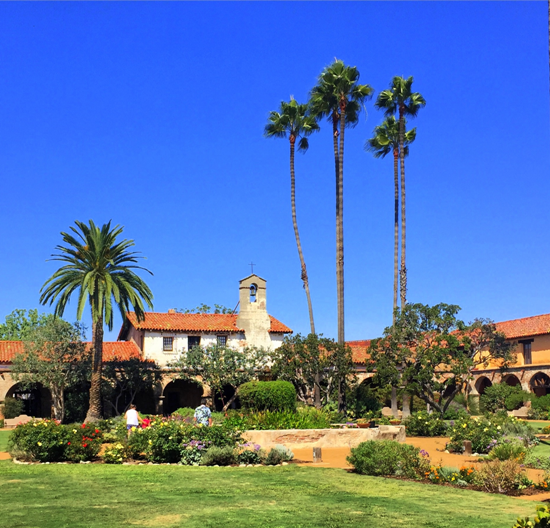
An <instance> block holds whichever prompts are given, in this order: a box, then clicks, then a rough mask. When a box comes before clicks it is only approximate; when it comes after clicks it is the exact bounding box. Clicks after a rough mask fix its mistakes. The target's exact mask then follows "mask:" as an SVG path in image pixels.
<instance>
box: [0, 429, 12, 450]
mask: <svg viewBox="0 0 550 528" xmlns="http://www.w3.org/2000/svg"><path fill="white" fill-rule="evenodd" d="M10 434H11V430H7V431H2V430H1V429H0V451H7V450H8V438H9V436H10Z"/></svg>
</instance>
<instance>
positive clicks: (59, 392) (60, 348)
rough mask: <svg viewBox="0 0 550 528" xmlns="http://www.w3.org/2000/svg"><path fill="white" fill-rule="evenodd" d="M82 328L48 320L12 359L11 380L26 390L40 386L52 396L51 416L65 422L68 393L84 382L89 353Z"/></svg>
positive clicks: (88, 368)
mask: <svg viewBox="0 0 550 528" xmlns="http://www.w3.org/2000/svg"><path fill="white" fill-rule="evenodd" d="M83 337H84V334H83V328H82V326H81V325H79V324H78V323H76V324H74V325H71V324H70V323H67V322H66V321H63V320H62V319H49V320H48V321H47V322H46V323H45V324H43V325H42V326H38V327H36V328H35V329H34V330H33V331H32V332H31V333H30V334H28V335H27V337H26V340H25V344H24V351H23V352H21V353H18V354H15V356H14V357H13V360H12V370H11V373H12V377H13V379H14V380H15V381H17V382H19V383H21V385H22V387H23V388H31V387H32V386H33V385H35V384H37V383H40V384H42V385H43V386H44V387H46V388H47V389H49V391H50V393H51V395H52V417H53V418H54V419H55V420H59V421H63V418H64V416H65V391H66V389H68V388H69V387H72V386H74V385H76V384H77V383H79V382H81V381H83V380H85V379H86V378H87V376H88V374H89V371H90V352H89V350H88V349H87V347H86V344H85V343H83V342H82V338H83Z"/></svg>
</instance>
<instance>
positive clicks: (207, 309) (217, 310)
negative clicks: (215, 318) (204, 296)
mask: <svg viewBox="0 0 550 528" xmlns="http://www.w3.org/2000/svg"><path fill="white" fill-rule="evenodd" d="M177 312H178V313H184V314H193V313H198V314H207V313H214V314H232V313H234V312H235V310H232V309H231V308H227V306H223V305H222V304H215V305H214V311H212V307H211V306H208V305H207V304H204V303H202V304H200V305H199V306H197V307H196V308H181V309H179V310H177Z"/></svg>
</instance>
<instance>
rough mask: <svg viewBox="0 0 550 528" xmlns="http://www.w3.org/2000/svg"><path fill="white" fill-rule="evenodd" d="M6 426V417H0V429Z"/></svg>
mask: <svg viewBox="0 0 550 528" xmlns="http://www.w3.org/2000/svg"><path fill="white" fill-rule="evenodd" d="M3 428H4V418H0V429H3Z"/></svg>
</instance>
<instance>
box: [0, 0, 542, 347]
mask: <svg viewBox="0 0 550 528" xmlns="http://www.w3.org/2000/svg"><path fill="white" fill-rule="evenodd" d="M547 16H548V12H547V3H546V2H502V3H501V2H487V3H484V2H467V3H466V2H465V3H462V2H445V3H443V2H441V3H439V2H423V3H415V2H383V3H377V2H351V3H344V2H340V3H332V2H321V3H315V2H305V3H299V2H294V3H284V2H274V3H263V2H262V3H250V2H242V3H232V2H222V3H214V2H212V3H200V2H192V3H173V2H170V3H160V2H159V3H156V2H155V3H130V2H121V3H110V2H100V3H80V2H75V3H42V2H40V3H30V2H28V3H27V2H25V3H10V2H6V3H2V4H0V57H1V61H0V181H1V192H2V202H1V203H2V205H1V207H0V222H1V225H2V226H3V229H2V230H1V231H0V248H1V259H0V271H1V273H0V320H2V319H3V317H4V316H5V315H7V314H8V313H10V312H11V311H12V310H14V309H15V308H35V307H39V304H38V298H39V290H40V288H41V286H42V284H43V283H44V282H45V280H46V279H47V278H48V277H49V276H50V275H51V274H52V273H53V272H54V271H55V269H56V263H55V262H51V261H50V262H48V261H47V259H48V257H49V255H50V254H51V253H52V252H53V251H54V248H55V246H56V244H59V243H60V242H61V236H60V232H61V231H66V230H68V228H69V226H70V225H73V224H74V221H75V220H82V221H87V220H89V219H93V220H94V221H95V222H96V223H100V224H102V223H104V222H106V221H108V220H110V219H112V221H113V223H115V224H121V225H124V226H125V230H124V234H125V236H126V237H127V238H131V239H134V240H135V242H136V249H137V250H139V251H141V252H142V254H143V255H144V256H145V257H147V260H145V261H144V265H145V266H146V267H148V268H149V269H150V270H151V271H153V273H154V276H153V277H151V278H148V279H147V280H148V283H149V285H150V286H151V288H152V290H153V293H154V296H155V310H156V311H166V310H168V309H169V308H173V307H174V308H186V307H194V306H197V305H198V304H201V303H206V304H209V305H213V304H214V303H218V304H223V305H226V306H229V307H234V306H235V304H236V303H237V300H238V281H239V279H241V278H243V277H245V276H247V275H248V274H249V273H250V266H249V263H250V262H251V261H253V262H254V263H255V264H256V266H255V268H254V269H255V271H256V272H257V273H258V274H259V275H260V276H262V277H264V278H265V279H266V280H267V288H268V289H267V304H268V310H269V312H270V313H271V314H272V315H274V316H275V317H277V318H279V319H280V320H281V321H283V322H284V323H285V324H287V325H288V326H290V327H291V328H293V329H294V331H295V332H301V333H307V331H308V328H309V322H308V314H307V304H306V298H305V294H304V291H303V289H302V285H301V281H300V267H299V261H298V255H297V251H296V246H295V241H294V235H293V230H292V223H291V216H290V192H289V168H288V142H287V141H285V140H267V139H265V138H264V137H263V127H264V126H265V124H266V120H267V116H268V113H269V111H270V110H275V109H277V108H278V106H279V104H280V101H281V100H288V99H289V97H290V96H291V95H293V96H294V97H295V98H296V99H298V100H299V101H304V102H305V101H306V99H307V96H308V92H309V90H310V89H311V88H312V87H313V86H314V84H315V82H316V78H317V76H318V74H319V73H320V72H321V70H322V69H323V67H324V66H326V65H327V64H329V63H330V62H331V61H332V60H333V59H334V57H337V58H339V59H342V60H344V61H345V62H346V63H347V64H349V65H354V66H357V67H358V69H359V71H360V72H361V82H362V83H368V84H370V85H371V86H372V87H373V88H374V89H375V91H376V92H375V97H376V95H377V94H378V93H379V92H380V91H381V90H383V89H385V88H387V87H388V85H389V82H390V80H391V78H392V76H394V75H404V76H409V75H414V79H415V82H414V87H415V89H416V90H418V91H419V92H421V93H422V94H423V95H424V97H425V99H426V101H427V106H426V108H425V109H423V110H422V111H421V112H420V113H419V115H418V118H417V119H416V120H415V122H414V125H415V126H417V127H418V131H417V140H416V142H415V144H414V145H413V146H412V147H411V155H410V158H409V159H408V161H407V166H406V176H407V234H408V238H407V259H408V261H407V265H408V269H409V295H408V299H409V300H410V301H411V302H423V303H427V304H435V303H438V302H447V303H453V304H458V305H460V306H461V307H462V309H463V311H462V312H461V316H462V318H463V319H465V320H466V321H468V320H472V319H473V318H475V317H487V318H491V319H493V320H495V321H500V320H506V319H513V318H518V317H526V316H530V315H536V314H540V313H546V312H549V311H550V307H549V303H548V299H549V293H550V273H549V272H548V268H549V266H548V262H549V260H550V259H549V257H550V251H549V249H548V246H549V236H548V223H549V205H548V196H549V191H550V178H549V176H550V171H549V167H550V164H549V161H550V160H549V152H550V149H549V142H550V127H549V124H550V118H549V108H550V102H549V86H548V77H549V72H548V25H547V24H548V22H547V20H548V18H547ZM373 102H374V99H373V101H371V102H369V103H367V115H363V116H362V117H361V120H360V122H359V124H358V126H357V127H356V128H355V129H352V130H350V131H349V132H347V133H346V147H345V166H344V189H345V191H344V199H345V202H344V215H345V220H344V230H345V303H346V304H345V306H346V339H350V340H351V339H364V338H370V337H375V336H378V335H380V334H381V332H382V331H383V329H384V327H385V326H387V325H388V324H390V323H391V308H392V295H393V294H392V289H393V169H392V160H391V159H386V160H375V159H374V158H373V157H372V156H371V155H370V154H367V153H365V152H364V151H363V144H364V142H365V140H366V139H367V138H368V137H369V136H370V135H371V133H372V130H373V128H374V127H375V126H376V125H378V124H379V123H380V122H381V120H382V115H381V113H380V112H378V111H377V110H376V109H375V108H374V105H373ZM296 177H297V208H298V222H299V227H300V232H301V237H302V243H303V249H304V254H305V258H306V263H307V266H308V271H309V277H310V286H311V292H312V299H313V308H314V312H315V318H316V325H317V329H318V331H319V332H322V333H324V334H325V335H326V336H329V337H336V333H337V319H336V276H335V223H334V216H335V207H334V165H333V157H332V141H331V134H330V127H329V126H328V125H327V124H325V123H323V124H322V127H321V132H320V133H319V134H316V135H315V136H313V137H312V138H311V140H310V149H309V151H308V152H307V154H306V155H304V156H301V155H300V156H298V157H297V160H296ZM41 309H42V310H44V311H46V310H47V309H46V308H41ZM75 314H76V299H75V300H74V302H73V303H71V305H69V307H68V310H67V312H66V318H67V319H69V320H74V318H75ZM86 322H88V324H89V318H87V320H86ZM120 324H121V321H120V318H117V319H116V320H115V329H114V330H113V332H112V333H108V334H107V339H115V338H116V335H117V333H118V328H119V327H120Z"/></svg>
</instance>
